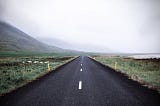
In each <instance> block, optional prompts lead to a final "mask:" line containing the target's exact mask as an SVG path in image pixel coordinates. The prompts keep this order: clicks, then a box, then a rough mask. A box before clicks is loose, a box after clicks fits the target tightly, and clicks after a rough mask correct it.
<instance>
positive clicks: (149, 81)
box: [93, 56, 160, 91]
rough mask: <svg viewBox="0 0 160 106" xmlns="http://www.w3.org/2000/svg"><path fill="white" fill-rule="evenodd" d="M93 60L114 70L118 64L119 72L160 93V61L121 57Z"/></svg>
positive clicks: (104, 57) (95, 57) (102, 57)
mask: <svg viewBox="0 0 160 106" xmlns="http://www.w3.org/2000/svg"><path fill="white" fill-rule="evenodd" d="M93 58H94V59H95V60H97V61H99V62H101V63H103V64H105V65H107V66H110V67H112V68H115V62H117V71H120V72H122V73H125V74H127V75H128V76H129V77H130V78H131V79H134V80H137V81H139V82H141V83H143V84H146V85H145V86H148V87H154V88H157V89H159V91H160V59H133V58H125V57H119V56H117V57H116V56H94V57H93Z"/></svg>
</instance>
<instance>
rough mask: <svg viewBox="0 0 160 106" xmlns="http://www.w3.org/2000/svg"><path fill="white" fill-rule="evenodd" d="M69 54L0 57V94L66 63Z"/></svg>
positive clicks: (69, 57)
mask: <svg viewBox="0 0 160 106" xmlns="http://www.w3.org/2000/svg"><path fill="white" fill-rule="evenodd" d="M73 58H74V57H71V56H66V57H64V56H63V57H62V56H27V57H12V56H11V57H0V95H2V94H5V93H7V92H10V91H12V90H14V89H16V88H18V87H20V86H23V85H25V84H26V83H28V82H30V81H32V80H35V79H36V78H38V77H39V76H42V75H44V74H46V73H48V72H49V70H48V64H49V66H50V69H51V70H54V69H55V68H56V67H58V66H60V65H62V64H65V63H67V62H68V61H70V60H72V59H73Z"/></svg>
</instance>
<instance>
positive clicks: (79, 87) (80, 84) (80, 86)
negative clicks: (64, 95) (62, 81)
mask: <svg viewBox="0 0 160 106" xmlns="http://www.w3.org/2000/svg"><path fill="white" fill-rule="evenodd" d="M78 89H82V81H79V86H78Z"/></svg>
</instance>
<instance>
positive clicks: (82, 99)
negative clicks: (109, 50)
mask: <svg viewBox="0 0 160 106" xmlns="http://www.w3.org/2000/svg"><path fill="white" fill-rule="evenodd" d="M0 106H160V95H159V94H158V93H157V92H155V91H152V90H149V89H148V88H145V87H143V86H141V85H140V84H138V83H137V82H135V81H132V80H129V79H127V78H126V77H124V76H123V75H121V74H119V73H117V72H115V71H113V70H111V69H109V68H105V67H103V66H101V65H99V64H98V63H96V62H94V61H93V60H91V59H89V58H88V57H83V56H81V57H79V58H77V59H75V60H74V61H72V62H70V63H69V64H67V65H65V66H63V67H61V68H59V69H57V70H56V71H54V72H51V73H50V74H48V75H46V76H45V77H43V78H41V79H39V80H37V81H34V82H32V83H31V84H28V85H27V86H25V87H22V88H20V89H18V90H16V91H14V92H12V93H10V94H7V95H5V96H2V97H0Z"/></svg>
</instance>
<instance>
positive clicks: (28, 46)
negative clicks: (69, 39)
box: [0, 22, 66, 52]
mask: <svg viewBox="0 0 160 106" xmlns="http://www.w3.org/2000/svg"><path fill="white" fill-rule="evenodd" d="M10 51H14V52H65V51H66V50H64V49H61V48H58V47H54V46H48V45H46V44H44V43H42V42H40V41H38V40H36V39H34V38H32V37H31V36H29V35H27V34H26V33H24V32H22V31H20V30H19V29H17V28H15V27H13V26H11V25H9V24H7V23H4V22H0V52H10Z"/></svg>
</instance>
